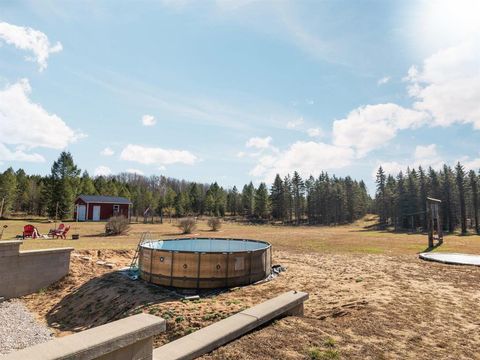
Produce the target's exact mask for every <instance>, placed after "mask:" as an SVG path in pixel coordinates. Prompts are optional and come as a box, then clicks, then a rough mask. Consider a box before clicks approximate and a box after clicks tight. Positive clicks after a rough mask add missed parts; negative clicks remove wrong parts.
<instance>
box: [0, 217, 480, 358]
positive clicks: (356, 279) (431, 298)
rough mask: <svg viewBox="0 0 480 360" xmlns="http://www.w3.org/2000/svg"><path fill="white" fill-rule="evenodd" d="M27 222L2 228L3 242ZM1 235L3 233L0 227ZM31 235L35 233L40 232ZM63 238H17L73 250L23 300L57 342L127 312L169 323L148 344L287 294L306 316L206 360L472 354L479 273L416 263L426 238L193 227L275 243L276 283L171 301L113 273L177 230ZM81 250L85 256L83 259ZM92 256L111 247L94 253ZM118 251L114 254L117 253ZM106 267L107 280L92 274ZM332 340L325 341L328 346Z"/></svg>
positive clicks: (90, 230) (84, 228)
mask: <svg viewBox="0 0 480 360" xmlns="http://www.w3.org/2000/svg"><path fill="white" fill-rule="evenodd" d="M24 223H25V222H15V221H12V222H8V224H9V226H10V227H9V228H8V233H7V232H6V234H8V237H11V236H13V235H14V234H16V233H20V232H21V227H22V226H23V224H24ZM0 225H1V224H0ZM35 225H38V227H39V229H40V231H41V232H45V231H48V229H49V227H50V225H49V224H35ZM71 225H72V229H73V233H75V232H77V233H79V234H80V236H81V238H80V240H78V241H73V240H25V242H24V245H23V248H24V249H25V248H27V249H33V248H44V247H58V246H73V247H75V248H76V249H77V251H75V252H74V253H73V255H72V264H71V273H70V275H69V276H67V277H66V278H65V279H64V280H62V281H61V282H59V283H57V284H55V285H53V286H51V287H50V288H48V289H46V290H44V291H42V292H39V293H37V294H32V295H30V296H27V297H26V298H25V299H24V300H25V302H26V304H27V306H28V307H29V308H30V309H32V310H33V311H34V312H35V313H36V314H37V315H38V317H39V319H41V320H42V321H45V322H47V323H48V324H49V325H50V326H51V327H52V328H53V329H55V331H56V332H57V334H58V335H64V334H68V333H70V332H72V331H79V330H82V329H86V328H90V327H92V326H98V325H101V324H103V323H106V322H109V321H112V320H115V319H119V318H122V317H125V316H128V315H131V314H134V313H137V312H146V313H150V314H154V315H158V316H162V317H165V318H166V319H167V332H166V333H163V334H161V335H159V336H157V337H156V339H155V343H156V344H157V345H160V344H163V343H165V342H168V341H171V340H173V339H175V338H177V337H179V336H182V335H185V334H188V333H189V332H192V331H195V330H197V329H199V328H201V327H204V326H207V325H209V324H211V323H212V322H215V321H218V320H220V319H222V318H224V317H226V316H229V315H231V314H234V313H236V312H238V311H240V310H242V309H243V308H245V307H249V306H252V305H254V304H258V303H260V302H262V301H264V300H267V299H269V298H271V297H273V296H275V295H277V294H279V293H282V292H284V291H287V290H290V289H297V290H302V291H306V292H308V293H309V294H310V299H309V300H308V301H307V302H306V303H305V317H304V318H295V317H287V318H284V319H280V320H277V321H275V322H274V323H273V324H270V325H269V326H266V327H264V328H262V329H259V330H258V331H255V332H252V333H250V334H248V335H246V336H244V337H242V338H241V339H239V340H237V341H235V342H233V343H231V344H228V345H227V346H224V347H222V348H220V349H218V350H216V351H214V352H213V353H211V354H208V355H206V356H205V358H206V359H255V360H257V359H292V360H293V359H298V360H300V359H308V358H309V356H311V354H312V349H314V350H315V353H318V354H320V355H319V356H324V355H325V356H333V354H337V355H338V356H339V357H340V358H348V359H383V358H394V359H431V358H435V359H471V358H475V357H476V356H477V355H478V351H477V350H478V349H479V348H480V335H479V331H478V330H479V329H480V325H479V324H480V315H479V312H478V303H479V301H480V289H479V288H478V286H477V284H478V283H480V268H478V267H470V266H450V265H443V264H437V263H431V262H425V261H422V260H419V259H418V256H417V253H418V252H420V251H422V250H424V249H425V248H426V244H427V238H426V235H421V234H417V235H407V234H395V233H389V232H381V231H370V230H368V229H367V228H366V227H368V226H370V225H372V221H371V220H369V221H361V222H357V223H355V224H352V225H348V226H340V227H281V226H263V225H260V226H249V225H239V224H231V223H224V226H223V227H222V230H221V231H220V232H217V233H215V234H213V233H212V232H211V231H210V230H209V227H208V225H207V224H206V222H200V223H199V226H198V229H197V230H196V234H193V236H195V235H196V236H212V235H213V236H216V237H237V238H238V237H240V238H252V239H261V240H267V241H269V242H271V243H272V244H273V250H274V251H273V257H274V258H273V260H274V263H280V264H282V265H284V266H286V267H287V271H286V272H285V273H282V274H281V276H280V277H278V278H277V279H275V280H273V281H270V282H267V283H264V284H261V285H255V286H253V285H252V286H246V287H242V288H239V289H236V290H235V291H226V292H223V293H221V294H219V295H215V296H210V297H205V298H202V299H201V300H199V301H181V300H179V299H178V297H176V296H175V294H172V293H171V292H169V291H168V290H166V289H164V288H161V287H152V286H149V285H148V284H146V283H144V282H142V281H135V282H132V281H131V280H129V279H128V278H127V277H125V276H123V275H120V274H118V273H117V272H115V269H118V268H120V267H122V266H125V265H127V264H128V263H129V260H130V258H131V256H132V254H133V249H134V248H135V246H136V244H137V241H138V239H139V238H140V234H141V233H142V232H144V231H150V232H152V234H153V236H154V237H156V238H159V239H165V238H172V237H176V236H181V234H180V231H179V229H178V228H177V227H176V224H175V223H172V224H170V223H166V224H163V225H157V224H155V225H151V224H147V225H144V224H133V225H132V228H131V231H130V234H128V235H126V236H118V237H102V236H98V234H99V233H101V232H102V230H103V227H104V223H81V224H76V223H72V224H71ZM85 249H89V250H85ZM97 249H113V250H100V251H98V250H97ZM122 249H123V250H122ZM436 251H456V252H465V253H477V254H480V237H479V236H466V237H461V236H456V235H451V236H447V237H446V239H445V244H444V245H442V246H441V247H440V248H438V249H437V250H436ZM98 259H102V260H107V261H111V262H113V263H115V264H116V267H115V269H114V270H111V269H107V268H105V267H103V266H101V265H98V264H96V261H97V260H98ZM332 339H333V340H332Z"/></svg>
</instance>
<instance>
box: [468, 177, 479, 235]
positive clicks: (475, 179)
mask: <svg viewBox="0 0 480 360" xmlns="http://www.w3.org/2000/svg"><path fill="white" fill-rule="evenodd" d="M468 177H469V180H470V188H471V190H472V205H473V219H474V220H475V232H476V233H477V234H480V225H479V224H478V201H479V199H478V177H477V175H476V174H475V171H473V170H470V172H469V173H468Z"/></svg>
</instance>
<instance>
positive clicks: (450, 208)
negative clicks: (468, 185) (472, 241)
mask: <svg viewBox="0 0 480 360" xmlns="http://www.w3.org/2000/svg"><path fill="white" fill-rule="evenodd" d="M441 174H442V208H443V223H444V224H445V227H446V229H447V231H448V232H450V233H453V232H454V231H455V225H456V219H455V202H454V194H455V182H454V180H453V172H452V169H451V168H450V167H449V166H447V165H444V166H443V171H442V173H441Z"/></svg>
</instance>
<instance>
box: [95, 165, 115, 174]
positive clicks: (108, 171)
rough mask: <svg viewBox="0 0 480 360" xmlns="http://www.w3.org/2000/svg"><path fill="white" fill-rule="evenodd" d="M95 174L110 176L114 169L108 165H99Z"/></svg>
mask: <svg viewBox="0 0 480 360" xmlns="http://www.w3.org/2000/svg"><path fill="white" fill-rule="evenodd" d="M93 174H94V175H95V176H109V175H112V170H111V169H110V168H109V167H108V166H103V165H101V166H98V167H97V168H96V169H95V171H94V173H93Z"/></svg>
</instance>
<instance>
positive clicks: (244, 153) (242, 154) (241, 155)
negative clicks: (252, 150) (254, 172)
mask: <svg viewBox="0 0 480 360" xmlns="http://www.w3.org/2000/svg"><path fill="white" fill-rule="evenodd" d="M245 156H247V153H246V152H244V151H239V152H238V153H237V157H238V158H240V159H242V158H244V157H245Z"/></svg>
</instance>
